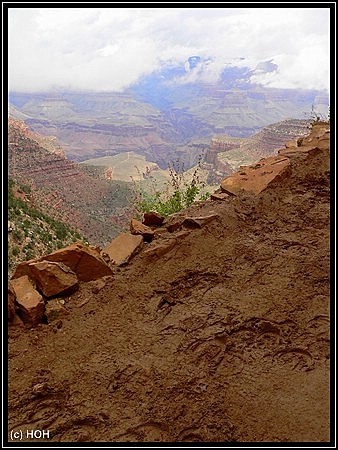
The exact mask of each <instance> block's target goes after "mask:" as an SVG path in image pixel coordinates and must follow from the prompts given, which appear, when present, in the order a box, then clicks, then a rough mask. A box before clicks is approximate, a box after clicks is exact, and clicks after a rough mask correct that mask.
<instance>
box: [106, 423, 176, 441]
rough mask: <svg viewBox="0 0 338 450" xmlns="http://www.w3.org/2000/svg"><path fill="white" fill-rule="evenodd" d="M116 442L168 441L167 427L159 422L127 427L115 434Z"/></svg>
mask: <svg viewBox="0 0 338 450" xmlns="http://www.w3.org/2000/svg"><path fill="white" fill-rule="evenodd" d="M115 438H116V439H117V441H118V442H168V440H169V436H168V427H167V426H166V425H165V424H162V423H160V422H153V421H151V422H147V423H144V424H140V425H137V426H136V427H131V428H128V430H127V431H126V432H125V433H123V434H120V435H118V436H115Z"/></svg>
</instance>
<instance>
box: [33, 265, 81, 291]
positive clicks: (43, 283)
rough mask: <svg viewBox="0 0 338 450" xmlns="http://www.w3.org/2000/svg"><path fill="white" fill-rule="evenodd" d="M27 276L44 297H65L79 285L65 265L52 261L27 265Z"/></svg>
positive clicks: (74, 275) (73, 274) (75, 277)
mask: <svg viewBox="0 0 338 450" xmlns="http://www.w3.org/2000/svg"><path fill="white" fill-rule="evenodd" d="M28 270H29V275H30V277H31V278H33V279H34V280H35V282H36V285H37V287H38V289H39V291H40V292H42V294H43V295H44V296H45V297H53V296H55V295H67V294H70V293H72V292H74V291H75V290H76V289H77V288H78V285H79V282H78V278H77V276H76V274H75V273H74V272H73V271H72V270H71V269H70V268H69V267H68V266H66V265H65V264H63V263H61V262H53V261H46V260H45V261H39V262H36V263H30V264H28Z"/></svg>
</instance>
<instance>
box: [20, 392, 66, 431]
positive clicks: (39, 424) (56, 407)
mask: <svg viewBox="0 0 338 450" xmlns="http://www.w3.org/2000/svg"><path fill="white" fill-rule="evenodd" d="M64 402H65V396H64V395H62V394H54V395H53V394H50V395H48V396H46V397H44V398H43V399H36V400H35V401H33V402H31V403H30V404H28V405H27V409H28V411H27V412H26V415H25V416H26V417H25V419H24V420H23V421H22V422H20V423H17V424H16V425H15V426H14V427H12V430H15V429H18V428H20V430H22V432H23V434H24V435H26V430H27V431H29V430H47V429H50V430H51V427H52V426H53V425H54V424H55V422H56V421H57V420H58V419H59V418H60V414H61V411H62V410H63V407H64ZM27 440H30V439H27Z"/></svg>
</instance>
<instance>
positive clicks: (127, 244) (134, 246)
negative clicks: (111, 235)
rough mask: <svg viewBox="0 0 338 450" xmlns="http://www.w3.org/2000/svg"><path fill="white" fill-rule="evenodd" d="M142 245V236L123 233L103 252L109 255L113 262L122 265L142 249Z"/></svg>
mask: <svg viewBox="0 0 338 450" xmlns="http://www.w3.org/2000/svg"><path fill="white" fill-rule="evenodd" d="M142 246H143V237H142V236H139V235H132V234H128V233H121V234H120V235H119V236H117V238H115V239H114V240H113V241H112V242H111V243H110V244H109V245H108V246H107V247H105V248H104V249H103V250H102V253H103V254H104V255H107V256H108V257H109V259H110V261H111V262H112V263H114V264H116V265H117V266H122V265H124V264H127V263H128V262H129V261H130V259H131V258H132V257H133V256H134V255H135V254H136V253H137V252H139V251H140V250H141V248H142Z"/></svg>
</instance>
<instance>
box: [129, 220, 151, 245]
mask: <svg viewBox="0 0 338 450" xmlns="http://www.w3.org/2000/svg"><path fill="white" fill-rule="evenodd" d="M130 232H131V234H136V235H137V234H138V235H140V236H143V239H144V240H145V242H151V241H152V240H153V238H154V232H153V230H152V229H151V228H150V227H148V226H147V225H144V224H143V223H142V222H140V221H139V220H136V219H131V221H130Z"/></svg>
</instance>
